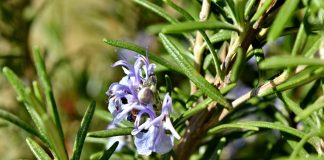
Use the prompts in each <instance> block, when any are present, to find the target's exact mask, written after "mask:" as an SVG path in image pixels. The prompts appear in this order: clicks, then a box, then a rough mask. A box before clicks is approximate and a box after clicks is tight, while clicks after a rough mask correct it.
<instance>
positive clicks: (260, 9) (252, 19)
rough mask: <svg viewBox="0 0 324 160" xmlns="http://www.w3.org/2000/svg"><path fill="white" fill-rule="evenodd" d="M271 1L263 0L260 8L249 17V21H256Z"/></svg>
mask: <svg viewBox="0 0 324 160" xmlns="http://www.w3.org/2000/svg"><path fill="white" fill-rule="evenodd" d="M272 2H273V1H272V0H265V2H264V1H263V4H262V6H261V8H259V9H258V10H257V12H256V13H255V14H254V15H253V17H252V18H251V22H255V21H257V20H258V19H259V18H260V17H261V16H262V15H263V14H264V13H265V11H267V9H268V8H269V6H270V5H271V4H272Z"/></svg>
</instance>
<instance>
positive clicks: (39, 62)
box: [33, 47, 65, 148]
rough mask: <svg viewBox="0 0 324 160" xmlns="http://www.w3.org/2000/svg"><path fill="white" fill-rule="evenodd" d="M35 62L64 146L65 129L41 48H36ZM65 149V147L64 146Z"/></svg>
mask: <svg viewBox="0 0 324 160" xmlns="http://www.w3.org/2000/svg"><path fill="white" fill-rule="evenodd" d="M33 53H34V54H33V56H34V60H35V67H36V72H37V75H38V77H39V78H40V82H41V84H42V86H43V87H44V89H45V97H46V102H47V105H48V106H49V108H50V109H51V111H52V112H51V114H52V118H53V120H54V122H55V125H56V128H53V129H55V130H57V131H58V134H59V135H60V137H61V141H62V144H63V145H64V144H65V143H64V134H63V128H62V124H61V120H60V116H59V113H58V109H57V105H56V102H55V99H54V94H53V91H52V85H51V82H50V79H49V76H48V74H47V72H46V68H45V62H44V60H43V59H42V57H41V54H40V50H39V48H37V47H36V48H35V49H34V52H33ZM63 147H64V148H65V146H63Z"/></svg>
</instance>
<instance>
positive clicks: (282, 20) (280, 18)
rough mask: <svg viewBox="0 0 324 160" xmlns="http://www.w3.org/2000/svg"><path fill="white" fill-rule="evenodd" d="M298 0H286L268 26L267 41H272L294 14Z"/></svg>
mask: <svg viewBox="0 0 324 160" xmlns="http://www.w3.org/2000/svg"><path fill="white" fill-rule="evenodd" d="M299 1H300V0H286V1H285V3H284V4H283V5H282V7H281V8H280V10H279V13H278V14H277V16H276V19H275V20H274V22H273V23H272V25H271V27H270V31H269V34H268V41H274V40H275V39H276V38H277V37H278V36H279V35H280V33H281V32H282V31H283V29H284V27H285V24H286V23H287V22H288V20H290V19H291V17H292V16H293V14H294V11H295V10H296V8H297V6H298V3H299Z"/></svg>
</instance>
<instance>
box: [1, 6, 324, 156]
mask: <svg viewBox="0 0 324 160" xmlns="http://www.w3.org/2000/svg"><path fill="white" fill-rule="evenodd" d="M133 2H134V3H136V4H138V6H140V7H143V8H142V9H145V10H149V11H150V12H152V13H154V14H156V15H157V16H160V17H161V18H162V19H163V24H151V25H150V26H148V27H147V32H150V33H151V34H153V35H154V36H155V37H156V38H158V39H159V42H160V44H161V49H160V52H161V53H159V54H158V53H153V52H150V49H146V48H145V47H142V46H139V45H137V44H133V43H129V42H125V41H121V40H115V39H109V38H105V39H104V40H103V42H104V43H106V44H108V45H111V46H114V47H118V48H122V49H127V50H129V51H134V52H136V54H128V55H127V56H124V57H123V58H122V59H121V60H119V61H117V62H116V63H115V64H113V67H116V66H121V67H122V68H123V71H124V73H125V76H124V77H123V78H121V80H120V81H119V82H115V83H112V84H107V86H110V87H108V88H106V89H107V92H106V95H107V98H106V99H105V100H104V99H102V102H104V101H105V102H107V104H106V106H107V107H106V108H104V109H98V110H96V111H95V106H96V105H95V104H96V103H95V102H94V101H93V102H92V103H91V104H90V105H89V106H88V109H87V110H86V112H85V113H84V116H83V119H82V121H81V124H80V128H79V131H78V132H77V133H76V138H75V142H74V146H73V148H72V149H69V148H68V147H67V146H66V144H65V141H64V137H65V135H64V128H63V127H62V122H61V119H60V114H59V113H60V112H59V110H60V107H59V106H57V105H56V101H55V96H54V94H53V89H52V85H51V83H50V78H51V77H50V76H49V75H48V73H47V72H46V70H45V63H44V60H43V59H42V57H41V55H40V51H39V49H37V48H36V49H35V50H34V54H33V57H34V64H35V68H36V71H37V75H38V81H34V83H33V84H32V86H31V87H30V86H26V85H25V84H24V83H23V82H22V81H21V80H20V79H19V78H18V77H17V75H16V74H15V73H14V72H13V71H12V70H11V69H10V68H8V67H4V68H3V74H4V76H5V77H6V78H7V79H8V81H9V82H10V84H11V85H12V87H13V88H14V89H15V91H16V93H17V97H18V98H17V99H18V101H20V102H22V103H23V104H24V106H25V108H26V110H27V111H28V113H29V115H30V117H31V119H32V123H33V124H30V123H28V122H26V121H24V120H22V119H21V118H20V117H18V116H16V115H13V114H12V113H10V112H8V111H6V110H4V109H0V117H1V118H3V119H5V120H7V121H9V122H11V123H12V124H14V125H16V126H18V127H20V128H21V129H23V130H24V131H26V132H28V133H29V136H28V137H26V142H27V144H28V146H29V147H30V149H31V151H32V153H33V154H34V155H35V157H36V158H37V159H41V160H43V159H57V160H65V159H73V160H74V159H80V158H81V153H83V152H82V151H83V150H82V148H83V145H84V143H85V142H87V140H88V141H89V142H90V141H91V140H92V141H93V142H95V140H98V141H99V140H100V139H104V141H106V142H107V143H108V145H107V147H106V148H105V149H102V150H98V152H97V153H93V154H92V155H91V156H90V155H83V156H82V157H84V159H89V158H90V159H109V158H114V159H134V158H138V159H179V160H182V159H275V158H278V159H307V158H310V159H323V158H324V155H323V154H324V94H323V93H324V36H323V35H324V1H322V0H286V1H279V0H260V1H256V0H192V1H189V2H187V1H186V2H183V3H185V4H186V5H182V4H178V3H176V2H174V1H172V0H163V1H158V2H156V3H155V1H148V0H133ZM180 2H182V1H180ZM166 8H168V9H166ZM170 10H172V13H171V11H170ZM144 17H145V16H144ZM102 94H105V93H102ZM102 102H101V103H102ZM95 113H96V114H95ZM93 117H99V118H100V119H102V120H106V121H102V123H105V124H107V125H109V127H108V129H104V128H102V130H97V131H89V126H90V122H91V120H92V118H93ZM107 122H108V123H107ZM129 139H131V140H129ZM100 143H101V142H100ZM68 153H70V154H68Z"/></svg>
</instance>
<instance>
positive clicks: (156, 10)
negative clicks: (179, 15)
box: [133, 0, 178, 23]
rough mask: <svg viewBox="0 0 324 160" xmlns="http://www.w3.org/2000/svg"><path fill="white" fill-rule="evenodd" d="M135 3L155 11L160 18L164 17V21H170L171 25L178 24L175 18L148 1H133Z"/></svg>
mask: <svg viewBox="0 0 324 160" xmlns="http://www.w3.org/2000/svg"><path fill="white" fill-rule="evenodd" d="M133 1H134V2H136V3H137V4H139V5H142V6H143V7H145V8H147V9H149V10H151V11H153V12H154V13H156V14H158V15H159V16H161V17H163V18H164V19H166V20H167V21H169V22H170V23H177V22H178V20H176V19H174V18H173V17H171V16H170V15H169V14H168V13H167V12H165V11H164V10H163V9H162V8H161V7H159V6H157V5H155V4H153V3H151V2H149V1H147V0H133Z"/></svg>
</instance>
